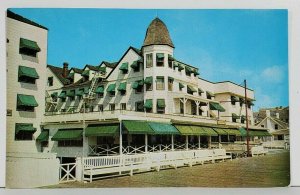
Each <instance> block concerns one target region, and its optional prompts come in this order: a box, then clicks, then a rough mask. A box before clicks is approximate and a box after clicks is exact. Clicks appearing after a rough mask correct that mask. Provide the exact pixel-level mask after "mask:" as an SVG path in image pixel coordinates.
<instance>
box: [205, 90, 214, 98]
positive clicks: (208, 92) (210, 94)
mask: <svg viewBox="0 0 300 195" xmlns="http://www.w3.org/2000/svg"><path fill="white" fill-rule="evenodd" d="M206 94H207V95H208V96H210V97H215V94H213V93H212V92H210V91H206Z"/></svg>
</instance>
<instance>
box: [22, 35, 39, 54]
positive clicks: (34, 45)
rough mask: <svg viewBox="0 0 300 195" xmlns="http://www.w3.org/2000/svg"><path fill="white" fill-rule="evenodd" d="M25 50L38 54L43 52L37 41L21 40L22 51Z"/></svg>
mask: <svg viewBox="0 0 300 195" xmlns="http://www.w3.org/2000/svg"><path fill="white" fill-rule="evenodd" d="M23 48H26V49H30V50H34V51H36V52H40V51H41V49H40V47H39V46H38V44H37V43H36V42H35V41H31V40H28V39H24V38H20V49H23Z"/></svg>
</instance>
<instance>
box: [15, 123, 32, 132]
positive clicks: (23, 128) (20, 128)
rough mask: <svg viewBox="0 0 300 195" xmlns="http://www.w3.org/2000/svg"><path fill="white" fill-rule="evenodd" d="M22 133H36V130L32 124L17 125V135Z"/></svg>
mask: <svg viewBox="0 0 300 195" xmlns="http://www.w3.org/2000/svg"><path fill="white" fill-rule="evenodd" d="M20 131H27V132H35V131H36V128H34V127H33V124H32V123H16V129H15V133H16V134H17V133H19V132H20Z"/></svg>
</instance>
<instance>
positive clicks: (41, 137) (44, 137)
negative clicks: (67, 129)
mask: <svg viewBox="0 0 300 195" xmlns="http://www.w3.org/2000/svg"><path fill="white" fill-rule="evenodd" d="M36 140H37V141H40V142H45V141H48V140H49V132H48V131H42V132H41V133H40V135H39V136H38V137H37V138H36Z"/></svg>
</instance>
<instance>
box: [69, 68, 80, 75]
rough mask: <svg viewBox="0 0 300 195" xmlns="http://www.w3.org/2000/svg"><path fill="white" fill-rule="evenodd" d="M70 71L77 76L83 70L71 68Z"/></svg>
mask: <svg viewBox="0 0 300 195" xmlns="http://www.w3.org/2000/svg"><path fill="white" fill-rule="evenodd" d="M70 70H74V72H75V73H78V74H81V73H82V72H83V70H82V69H79V68H71V69H70Z"/></svg>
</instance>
